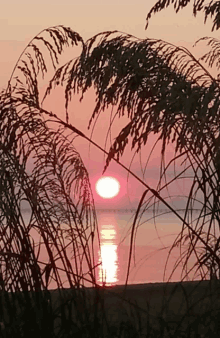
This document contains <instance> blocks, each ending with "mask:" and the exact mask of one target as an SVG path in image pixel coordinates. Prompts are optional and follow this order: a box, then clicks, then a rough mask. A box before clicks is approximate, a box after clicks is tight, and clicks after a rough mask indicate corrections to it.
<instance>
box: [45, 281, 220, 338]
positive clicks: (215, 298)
mask: <svg viewBox="0 0 220 338" xmlns="http://www.w3.org/2000/svg"><path fill="white" fill-rule="evenodd" d="M50 295H51V301H52V307H53V309H54V310H56V309H58V308H59V306H60V304H61V298H62V302H66V303H69V304H70V303H71V304H72V316H73V317H74V316H76V317H74V320H76V318H77V316H79V315H83V314H84V313H85V307H86V308H87V309H88V313H89V314H90V316H91V318H92V316H93V315H94V313H95V306H96V309H97V311H98V312H97V313H98V316H99V318H103V316H104V314H105V315H106V317H107V320H108V323H110V325H112V326H117V325H119V323H120V322H122V321H124V322H128V321H133V322H136V324H137V323H138V318H139V319H141V322H142V325H143V332H145V333H147V325H148V323H150V325H151V326H152V327H154V328H155V329H158V330H159V329H160V325H164V324H161V323H164V322H166V323H168V322H169V323H173V325H174V327H175V325H176V324H175V323H178V322H180V321H181V319H182V318H183V317H184V316H185V317H184V320H183V321H182V324H181V325H183V329H186V328H187V326H188V325H189V323H191V322H192V321H193V320H195V319H197V318H198V317H199V316H200V317H201V318H206V314H207V313H210V311H214V310H216V309H220V281H219V280H213V281H193V282H171V283H147V284H136V285H134V284H132V285H127V287H126V290H125V287H124V285H116V286H113V287H105V288H101V287H100V288H97V289H94V288H82V289H80V290H77V289H62V290H50ZM79 295H80V297H79ZM61 296H62V297H61ZM76 296H77V297H76ZM100 300H101V302H100ZM73 304H74V305H73ZM101 304H102V305H101ZM219 318H220V316H219ZM148 320H149V321H148ZM202 322H203V323H205V322H204V319H202ZM56 324H57V325H59V319H58V320H57V323H56ZM201 325H202V324H201ZM206 326H207V325H206ZM201 331H202V332H204V328H203V327H202V326H201Z"/></svg>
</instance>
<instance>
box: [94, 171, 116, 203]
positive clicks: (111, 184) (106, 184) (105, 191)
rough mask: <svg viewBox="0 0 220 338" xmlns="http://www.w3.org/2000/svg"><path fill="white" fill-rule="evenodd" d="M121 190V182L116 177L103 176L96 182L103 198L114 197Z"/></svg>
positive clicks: (98, 191) (97, 189)
mask: <svg viewBox="0 0 220 338" xmlns="http://www.w3.org/2000/svg"><path fill="white" fill-rule="evenodd" d="M119 190H120V184H119V182H118V180H116V178H114V177H107V176H106V177H102V178H100V179H99V180H98V181H97V182H96V191H97V193H98V194H99V196H101V197H102V198H113V197H115V196H117V195H118V193H119Z"/></svg>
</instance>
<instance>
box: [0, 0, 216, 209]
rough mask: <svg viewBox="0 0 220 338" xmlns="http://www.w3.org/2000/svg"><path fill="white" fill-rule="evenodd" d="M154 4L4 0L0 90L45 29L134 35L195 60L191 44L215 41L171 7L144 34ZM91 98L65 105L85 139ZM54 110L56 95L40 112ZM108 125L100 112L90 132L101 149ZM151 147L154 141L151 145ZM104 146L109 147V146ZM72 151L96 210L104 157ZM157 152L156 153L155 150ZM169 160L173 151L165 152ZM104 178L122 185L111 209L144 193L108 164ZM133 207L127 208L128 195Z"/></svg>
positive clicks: (152, 168) (59, 106) (58, 106)
mask: <svg viewBox="0 0 220 338" xmlns="http://www.w3.org/2000/svg"><path fill="white" fill-rule="evenodd" d="M154 3H155V0H147V1H146V0H145V1H143V0H137V1H127V0H126V1H125V0H117V1H114V0H112V1H103V0H102V1H101V0H99V1H89V0H84V1H79V2H78V1H77V4H76V2H75V1H72V0H71V1H70V0H63V1H60V0H59V1H57V0H53V1H52V0H38V1H37V2H33V1H31V2H30V1H27V0H26V1H24V0H21V1H17V0H9V1H7V2H6V1H4V3H3V4H1V13H0V50H1V55H0V74H1V77H0V89H1V88H3V87H4V86H6V84H7V80H8V79H9V77H10V74H11V72H12V70H13V67H14V65H15V63H16V61H17V59H18V57H19V56H20V54H21V52H22V51H23V49H24V48H25V47H26V45H27V43H28V42H29V41H30V40H31V39H32V38H33V37H34V36H35V35H36V34H38V33H39V32H40V31H41V30H42V29H45V28H47V27H49V26H55V25H59V24H62V25H65V26H69V27H71V28H72V29H73V30H75V31H76V32H78V33H79V34H80V35H81V36H82V37H83V38H84V40H86V39H88V38H90V37H91V36H92V35H94V34H96V33H99V32H101V31H106V30H115V29H117V30H119V31H122V32H125V33H130V34H133V35H135V36H137V37H139V38H146V37H150V38H160V39H163V40H165V41H169V42H172V43H174V44H177V45H179V46H185V47H187V48H189V49H190V50H191V51H192V52H195V51H196V53H195V55H196V56H199V55H201V53H202V52H203V50H202V49H201V48H198V49H196V50H195V48H194V49H193V48H192V45H193V43H194V42H195V41H196V40H197V39H199V38H200V37H203V36H207V35H208V36H215V37H218V33H216V32H214V33H212V32H211V26H212V23H211V22H210V21H209V22H208V23H207V24H206V25H204V24H203V15H202V14H201V13H200V14H199V15H198V16H197V18H196V19H195V18H194V17H193V16H192V10H191V7H190V6H188V7H187V8H186V9H184V10H182V11H180V12H179V13H178V14H175V12H174V9H173V8H171V7H170V8H168V9H166V10H164V11H162V12H161V13H158V14H157V15H155V16H153V17H152V19H151V21H150V25H149V28H148V30H147V31H146V30H145V23H146V21H145V18H146V15H147V13H148V11H149V10H150V9H151V7H152V6H153V5H154ZM64 58H65V59H66V60H68V59H70V58H72V54H70V52H68V50H67V52H66V54H65V56H64ZM93 104H94V101H93V94H92V91H90V92H89V93H88V95H87V96H86V98H85V100H84V102H83V103H82V104H80V103H79V102H78V98H76V99H75V100H73V102H72V104H71V105H70V122H71V123H72V124H73V125H75V126H76V127H77V128H78V129H80V130H82V131H83V132H84V133H86V135H88V136H89V135H90V131H88V130H87V125H88V121H89V118H90V115H91V113H92V111H93ZM46 107H47V108H48V109H50V110H54V112H56V113H57V114H58V115H59V116H64V114H63V113H62V112H63V111H64V109H63V99H62V95H61V93H59V91H58V92H57V94H56V95H54V96H52V97H51V98H50V99H48V101H47V102H45V108H46ZM125 123H126V118H124V119H123V120H121V121H117V129H114V130H113V138H114V136H116V135H117V132H118V131H119V130H120V128H121V127H122V126H123V125H124V124H125ZM108 124H109V113H108V112H105V114H103V115H102V116H101V118H100V120H99V121H98V123H97V125H96V127H95V132H94V141H95V142H97V143H99V144H100V145H101V146H102V147H104V144H105V133H106V131H107V128H108ZM150 143H151V145H152V144H153V139H151V140H150ZM108 145H109V144H108ZM76 147H78V148H77V149H78V150H79V151H80V153H81V155H82V158H83V161H84V162H85V164H86V166H87V168H88V170H89V173H90V178H91V183H92V187H93V191H94V198H95V200H96V203H97V207H103V208H105V207H106V203H107V202H106V200H104V201H103V200H101V199H100V198H99V197H98V196H97V194H96V193H95V189H94V188H95V182H96V180H97V179H98V178H99V177H100V175H101V173H102V169H103V167H104V157H103V154H102V153H101V152H100V151H99V150H97V149H95V148H94V147H91V150H90V158H89V157H88V151H89V148H88V143H87V142H86V141H84V140H82V139H79V138H78V140H77V142H76ZM147 149H148V150H149V144H148V146H147V148H146V149H145V150H144V151H143V153H142V157H143V158H144V156H145V158H146V152H147ZM158 151H159V150H158ZM170 152H171V153H170V154H167V156H168V157H169V156H171V154H172V148H170ZM157 155H158V153H157V152H155V153H154V154H153V157H152V159H151V161H150V164H149V166H148V171H147V173H146V179H147V183H148V184H150V185H151V186H152V187H153V188H155V185H156V183H157V174H158V163H159V161H158V156H157ZM131 156H132V154H131V153H130V151H129V150H128V151H127V153H126V154H125V156H124V158H123V164H125V165H127V166H128V165H129V163H130V160H131ZM131 169H132V170H133V171H134V172H135V173H136V174H137V175H139V176H141V172H140V164H139V157H138V156H137V157H136V158H135V160H134V164H133V166H132V168H131ZM106 175H112V176H115V177H116V178H117V179H118V180H119V181H120V184H121V187H122V189H121V192H120V194H119V196H118V197H117V198H115V199H114V200H112V201H111V202H109V201H108V203H110V204H111V206H112V207H115V206H120V207H127V206H128V207H129V206H131V207H132V206H135V205H136V204H137V202H138V200H139V199H140V197H141V194H142V193H143V191H144V188H143V187H142V186H141V184H139V183H137V182H136V180H135V179H131V180H130V183H129V186H128V192H127V187H126V173H125V171H124V170H123V169H122V168H119V167H118V165H117V164H115V163H112V164H111V165H110V167H109V169H108V171H107V172H106ZM181 189H182V187H181V188H180V189H179V187H177V186H176V191H175V188H174V190H173V193H176V194H178V193H180V192H181V191H182V190H181ZM128 195H129V198H130V200H131V202H132V203H134V204H130V202H129V200H128V197H127V196H128Z"/></svg>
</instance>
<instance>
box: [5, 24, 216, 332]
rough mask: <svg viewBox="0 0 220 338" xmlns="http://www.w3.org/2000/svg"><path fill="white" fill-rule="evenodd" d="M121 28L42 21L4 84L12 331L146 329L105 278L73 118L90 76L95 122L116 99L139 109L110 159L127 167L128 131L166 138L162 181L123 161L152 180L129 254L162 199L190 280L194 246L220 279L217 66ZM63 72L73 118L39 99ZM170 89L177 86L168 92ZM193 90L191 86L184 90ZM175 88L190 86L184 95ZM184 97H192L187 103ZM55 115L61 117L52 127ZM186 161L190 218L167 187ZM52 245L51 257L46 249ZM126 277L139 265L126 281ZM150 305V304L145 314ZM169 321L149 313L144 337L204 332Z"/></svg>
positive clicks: (200, 272) (200, 269)
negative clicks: (106, 293)
mask: <svg viewBox="0 0 220 338" xmlns="http://www.w3.org/2000/svg"><path fill="white" fill-rule="evenodd" d="M112 34H113V33H112V32H107V33H103V34H99V35H97V36H96V37H93V38H92V39H90V40H89V41H87V42H86V43H84V41H83V39H82V38H81V37H80V36H79V34H77V33H75V32H73V31H72V30H71V29H70V28H66V27H64V26H57V27H51V28H48V29H46V30H45V31H42V32H41V33H40V34H39V35H37V36H36V37H35V38H34V39H33V40H32V41H31V42H30V43H29V44H28V46H27V47H26V49H25V50H24V52H23V53H22V54H21V56H20V58H19V60H18V62H17V64H16V65H15V68H14V70H13V73H12V76H11V78H10V80H9V83H8V86H7V88H6V90H4V91H3V92H2V93H1V95H0V175H1V187H0V259H1V265H0V269H1V270H0V297H1V299H0V302H1V305H0V307H1V308H0V310H1V312H0V316H1V318H0V324H1V325H0V334H1V336H3V337H13V336H16V337H30V335H32V334H35V335H36V334H37V335H38V336H39V337H45V336H48V337H72V336H77V337H91V336H94V337H102V336H103V337H104V335H105V336H106V335H109V336H111V337H113V336H115V337H137V336H141V335H143V332H142V327H143V325H144V324H143V322H141V319H140V318H141V314H142V312H143V310H141V309H139V310H137V312H135V313H134V310H132V311H133V312H132V311H131V313H132V315H131V317H132V318H133V319H132V320H131V319H129V320H128V321H127V322H121V324H118V325H117V326H116V327H113V326H111V325H110V324H109V320H108V318H107V314H106V313H105V311H104V297H102V295H101V291H102V290H101V289H100V287H99V286H98V283H97V277H96V273H97V264H98V263H97V262H96V259H95V252H94V241H95V240H97V241H98V243H99V244H100V242H99V233H98V226H97V219H96V213H95V206H94V201H93V197H92V191H91V186H90V181H89V175H88V172H87V170H86V168H85V166H84V164H83V161H82V159H81V157H80V154H79V152H78V151H77V149H75V147H74V138H75V137H76V136H80V137H84V138H86V136H85V135H84V134H83V133H82V132H80V131H79V130H77V129H76V128H75V127H74V126H72V125H71V124H69V120H68V102H69V101H70V99H71V95H72V94H71V93H72V91H73V92H77V91H80V90H81V92H82V94H84V92H85V91H86V90H87V89H88V88H89V87H91V86H92V85H94V86H95V89H96V94H97V97H98V101H97V105H96V107H95V110H94V113H93V116H92V119H91V121H90V123H91V122H92V120H93V119H94V118H95V116H96V114H98V113H100V112H101V110H104V109H105V108H106V107H108V105H109V104H112V105H118V106H117V109H118V110H117V113H118V114H119V117H120V114H122V115H123V114H124V111H125V109H127V110H128V117H129V118H130V120H131V121H130V123H129V124H128V125H127V126H125V128H124V129H123V130H122V131H121V133H120V134H119V136H118V137H117V138H116V140H115V143H114V144H113V145H112V147H111V149H110V151H109V153H107V154H108V157H107V162H106V167H105V169H106V168H107V166H108V164H109V162H110V160H112V159H114V160H115V161H116V162H117V163H118V164H119V165H121V166H123V165H122V164H121V163H120V161H119V157H120V156H121V155H122V154H123V152H124V149H125V146H126V144H127V143H128V137H129V136H130V137H133V139H132V142H133V143H132V145H133V147H135V146H137V150H139V149H140V148H141V147H142V146H143V145H144V144H145V143H146V142H147V139H148V137H149V135H150V134H152V133H158V140H162V146H161V147H162V148H161V174H160V177H159V181H158V186H157V190H155V189H153V188H151V187H150V186H149V185H147V184H146V182H144V180H141V179H140V178H139V177H137V176H135V175H134V173H132V171H130V170H129V169H128V168H126V167H124V166H123V167H124V169H126V170H127V172H129V173H130V174H132V175H133V176H135V177H136V178H137V179H138V180H139V181H141V182H142V184H143V185H144V186H145V188H146V190H145V192H144V194H143V196H142V198H141V199H140V204H139V207H138V209H137V212H136V215H135V219H134V223H133V228H132V235H131V251H130V258H129V264H130V260H131V253H132V246H133V240H134V231H135V229H136V228H137V220H138V217H139V216H140V217H141V214H142V213H143V212H144V211H146V210H147V209H148V208H149V207H152V206H153V207H155V209H154V211H155V212H156V206H157V205H158V201H159V202H160V203H163V204H164V205H165V206H166V207H167V208H168V209H169V210H170V211H171V212H173V213H174V214H175V215H176V216H177V217H178V218H179V219H180V220H181V221H182V224H183V226H182V231H181V232H180V235H179V236H178V237H177V239H176V241H175V242H174V244H173V246H172V248H174V247H176V246H178V245H179V246H180V250H181V251H180V258H179V261H178V262H177V265H179V264H181V263H183V279H184V278H185V277H187V276H188V274H189V272H190V271H189V269H188V267H187V263H188V262H189V259H190V257H192V256H193V255H195V257H196V262H195V264H194V266H193V267H192V269H194V270H195V276H199V277H200V278H201V279H206V278H207V273H210V276H211V278H213V277H217V278H219V252H218V250H219V224H220V222H219V210H220V208H219V178H220V175H219V129H218V127H219V123H218V115H217V114H216V115H215V114H213V111H214V112H215V111H216V106H218V98H217V94H216V93H218V89H219V88H218V86H217V84H216V82H215V81H214V80H213V79H212V78H211V77H210V76H209V74H207V73H204V74H203V75H201V74H200V75H197V72H198V68H199V67H200V64H199V62H197V61H196V60H195V59H193V58H192V57H191V55H190V54H189V53H187V52H186V51H185V50H181V49H176V50H174V49H172V48H173V46H169V48H170V49H169V52H168V49H166V48H167V45H166V44H165V43H163V42H161V41H153V40H151V41H150V40H148V39H146V40H143V41H142V40H139V39H134V37H131V36H130V35H129V36H127V35H120V36H119V37H114V38H112V39H110V38H109V37H111V35H112ZM114 34H115V32H114ZM99 38H100V41H98V39H99ZM108 39H109V40H108ZM97 41H98V42H97ZM95 43H97V44H96V46H95ZM76 45H81V47H82V53H81V55H80V57H79V58H77V59H76V60H70V61H69V62H68V63H67V64H66V65H64V66H62V67H61V68H58V64H59V56H60V55H61V54H62V52H63V50H64V47H66V46H72V47H74V46H76ZM92 47H93V50H92ZM42 50H44V52H42ZM176 53H179V54H178V55H177V54H176ZM184 53H185V54H184ZM119 55H120V57H118V56H119ZM183 55H185V58H186V60H187V58H188V59H189V58H191V61H190V62H191V64H190V65H189V67H188V68H184V67H183V64H182V62H183V61H182V60H183ZM176 56H179V59H178V58H177V59H175V57H176ZM47 58H48V60H47ZM135 60H136V61H135ZM137 60H138V61H137ZM175 60H177V63H176V64H175ZM125 61H126V62H125ZM135 62H136V63H135ZM187 62H188V60H187ZM100 63H101V66H100ZM140 64H142V65H140ZM173 64H174V66H173ZM122 66H123V67H122ZM49 67H53V68H54V70H55V75H54V77H53V79H52V80H51V81H50V82H49V85H48V88H47V91H46V93H45V96H44V97H43V98H42V97H41V94H40V90H39V78H40V75H42V76H43V77H44V76H45V74H46V72H47V70H48V69H49ZM152 67H153V68H152ZM140 68H141V69H140ZM143 69H144V70H145V73H144V74H143V72H142V70H143ZM180 69H182V73H181V72H180ZM199 71H201V67H200V68H199ZM180 73H181V74H180ZM193 76H194V80H192V78H193ZM189 77H190V78H191V80H189ZM207 78H208V80H207ZM199 80H200V82H201V83H199ZM152 81H153V82H152ZM151 82H152V83H151ZM64 83H65V84H66V87H65V98H66V120H65V121H63V120H61V119H60V118H59V117H57V116H56V115H55V114H53V113H51V112H49V111H46V110H45V109H43V107H42V102H41V100H42V99H44V98H45V97H46V96H47V95H49V93H50V92H51V90H52V85H53V84H54V85H58V84H61V85H64ZM210 83H211V85H210ZM208 85H210V87H208ZM149 86H151V87H149ZM172 86H173V87H172ZM181 86H182V87H181ZM184 86H185V87H184ZM170 87H172V88H171V89H170ZM180 87H181V88H180ZM164 88H165V89H166V90H168V91H169V90H170V92H166V93H165V94H164V93H163V89H164ZM178 88H179V89H178ZM184 88H185V89H184ZM180 89H181V90H180ZM183 89H184V90H185V94H183V97H181V95H180V93H182V92H184V91H183ZM178 90H179V91H178ZM160 91H161V92H160ZM144 93H145V94H146V93H147V95H145V94H144ZM161 93H162V94H161ZM174 93H177V95H180V97H178V99H179V101H178V100H177V97H176V96H175V95H174ZM163 94H164V95H163ZM168 94H169V95H168ZM184 95H185V96H184ZM193 95H194V96H196V95H197V96H196V97H197V99H198V100H197V101H198V102H197V103H198V106H196V107H194V106H193V104H192V107H191V108H190V109H191V110H190V109H189V108H188V107H187V105H186V104H185V103H184V102H187V99H189V98H192V97H193ZM167 97H169V99H170V101H169V99H167ZM184 100H185V101H184ZM180 101H181V102H183V103H184V104H185V105H184V104H183V106H182V107H181V105H180V104H179V102H180ZM213 101H214V103H213ZM155 102H157V104H158V105H155ZM158 102H159V103H158ZM211 102H212V103H213V105H212V106H211V108H210V104H211ZM169 105H171V108H172V109H171V108H170V107H169ZM159 108H160V109H159ZM194 108H195V109H194ZM212 108H213V109H212ZM165 109H166V114H165V113H164V111H165ZM193 109H194V110H193ZM207 112H208V113H209V114H208V113H207ZM52 121H53V122H54V121H55V122H56V124H57V128H55V127H54V126H53V127H52V124H51V122H52ZM141 128H142V129H141ZM140 130H142V131H141V133H140ZM171 136H172V137H173V142H174V141H175V143H176V149H175V156H174V158H173V160H172V161H171V162H169V163H168V164H166V165H165V162H164V154H165V150H166V146H167V143H168V142H169V141H170V139H171ZM97 146H98V145H97ZM98 147H99V146H98ZM99 148H100V147H99ZM177 160H181V161H182V165H185V167H184V168H183V169H182V171H181V173H180V174H178V175H176V176H175V177H174V179H173V180H171V181H169V182H168V181H167V178H166V173H167V171H168V168H170V166H171V165H172V164H175V163H176V162H177ZM187 168H190V169H191V170H192V172H193V179H192V184H191V189H190V192H189V195H188V197H187V203H186V208H185V215H184V217H182V216H181V215H180V213H179V212H178V210H175V208H173V207H172V206H171V205H170V204H169V203H168V202H167V201H166V199H165V198H164V197H163V195H162V192H163V191H165V190H166V189H167V188H168V187H169V186H170V185H171V183H172V182H175V181H176V180H177V179H179V177H181V178H183V177H184V175H185V172H186V169H187ZM149 194H150V197H149V198H148V199H146V196H148V195H149ZM201 196H202V199H201ZM195 201H199V203H200V206H201V207H200V214H199V216H198V217H197V218H196V219H194V214H193V213H192V212H191V211H192V210H193V209H194V202H195ZM23 206H25V207H28V208H29V211H30V215H31V216H30V219H29V220H28V221H27V220H25V219H24V215H23V213H22V208H23ZM205 227H207V228H208V230H207V229H205ZM186 232H188V233H186ZM36 236H37V237H38V240H37V241H36ZM185 244H186V246H185V251H182V250H183V248H184V245H185ZM172 248H171V250H172ZM70 250H71V255H70ZM43 251H44V252H45V254H44V256H45V257H46V261H44V262H43V261H42V260H41V257H40V254H41V253H42V252H43ZM196 269H197V270H196ZM174 270H175V267H174ZM196 273H197V275H196ZM61 276H62V279H61ZM210 276H209V277H210ZM128 277H129V266H128V274H127V279H126V281H125V284H127V281H128ZM64 279H66V281H67V283H68V284H67V285H68V288H69V289H71V290H72V292H73V295H72V297H71V299H69V300H65V299H64V298H65V297H64V295H63V293H62V289H63V280H64ZM51 281H53V283H55V285H56V288H57V289H58V292H59V297H60V299H61V300H62V301H61V304H60V305H59V306H58V307H57V308H56V309H55V310H54V304H53V301H52V299H51V293H50V292H49V287H50V283H51ZM85 282H86V283H89V284H90V285H91V286H92V287H94V289H95V293H94V298H93V299H92V300H91V299H90V298H89V297H87V293H86V288H85ZM103 282H104V281H103ZM132 309H133V307H132ZM148 315H149V313H148V312H147V313H145V318H146V320H147V321H148ZM147 323H148V322H147ZM145 324H146V323H145ZM167 325H168V324H167V322H165V321H164V320H163V316H161V326H160V327H159V328H158V329H157V330H155V328H153V327H152V326H151V324H150V322H149V323H148V325H147V327H148V331H147V333H146V334H145V336H146V335H147V336H148V337H151V336H154V337H157V336H158V337H165V336H167V335H168V336H173V335H174V333H175V337H178V336H179V337H185V336H186V337H189V336H190V335H191V336H193V334H194V336H195V334H196V333H195V331H194V333H192V332H191V331H190V329H189V332H185V333H184V332H183V331H182V329H178V327H176V328H175V329H174V333H173V331H172V330H171V329H170V328H167V327H166V326H167ZM145 326H146V325H145ZM189 328H190V325H189ZM178 330H179V331H178ZM171 331H172V332H171ZM184 334H185V336H184ZM186 334H187V335H186Z"/></svg>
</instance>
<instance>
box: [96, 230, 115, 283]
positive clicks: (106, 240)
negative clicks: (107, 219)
mask: <svg viewBox="0 0 220 338" xmlns="http://www.w3.org/2000/svg"><path fill="white" fill-rule="evenodd" d="M116 235H117V234H116V229H115V227H114V226H113V225H112V224H107V225H102V229H101V238H100V239H101V250H100V256H99V259H100V260H101V261H102V267H101V268H100V269H99V282H100V283H103V282H104V284H105V285H109V286H110V285H114V284H116V283H117V281H118V253H117V244H116Z"/></svg>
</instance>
